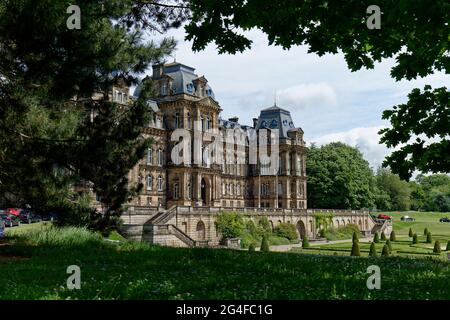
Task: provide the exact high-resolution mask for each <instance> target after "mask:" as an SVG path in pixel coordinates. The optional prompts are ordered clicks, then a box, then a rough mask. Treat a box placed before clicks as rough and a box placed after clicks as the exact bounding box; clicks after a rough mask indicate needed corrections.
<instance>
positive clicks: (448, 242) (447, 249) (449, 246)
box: [445, 240, 450, 251]
mask: <svg viewBox="0 0 450 320" xmlns="http://www.w3.org/2000/svg"><path fill="white" fill-rule="evenodd" d="M449 250H450V240H448V241H447V248H445V251H449Z"/></svg>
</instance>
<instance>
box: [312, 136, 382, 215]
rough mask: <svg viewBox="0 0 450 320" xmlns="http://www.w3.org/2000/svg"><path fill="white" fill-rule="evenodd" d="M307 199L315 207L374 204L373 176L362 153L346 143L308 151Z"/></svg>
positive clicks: (347, 206) (358, 206)
mask: <svg viewBox="0 0 450 320" xmlns="http://www.w3.org/2000/svg"><path fill="white" fill-rule="evenodd" d="M306 170H307V175H308V190H307V191H308V201H309V203H310V205H311V207H312V208H325V209H327V208H333V209H360V208H369V207H372V206H373V204H374V201H373V200H374V197H373V195H374V178H373V172H372V170H371V169H370V167H369V163H368V162H367V161H366V160H364V159H363V157H362V154H361V152H360V151H359V150H358V149H356V148H353V147H351V146H348V145H346V144H344V143H340V142H337V143H330V144H328V145H324V146H321V147H320V148H318V147H315V146H314V145H313V146H312V147H310V148H309V149H308V151H307V164H306Z"/></svg>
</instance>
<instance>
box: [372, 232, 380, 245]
mask: <svg viewBox="0 0 450 320" xmlns="http://www.w3.org/2000/svg"><path fill="white" fill-rule="evenodd" d="M373 242H375V243H380V238H379V237H378V232H375V235H374V236H373Z"/></svg>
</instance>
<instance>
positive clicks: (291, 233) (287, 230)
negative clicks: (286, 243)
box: [274, 222, 298, 240]
mask: <svg viewBox="0 0 450 320" xmlns="http://www.w3.org/2000/svg"><path fill="white" fill-rule="evenodd" d="M274 231H275V234H276V235H277V236H279V237H283V238H287V239H289V240H295V239H297V238H298V236H297V231H296V230H295V226H294V225H293V224H292V223H284V222H282V223H280V224H278V225H277V226H276V228H275V230H274Z"/></svg>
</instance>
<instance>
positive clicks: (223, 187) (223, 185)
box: [222, 182, 227, 196]
mask: <svg viewBox="0 0 450 320" xmlns="http://www.w3.org/2000/svg"><path fill="white" fill-rule="evenodd" d="M226 188H227V185H226V184H225V182H224V183H222V195H223V196H224V195H225V194H226V193H227V189H226Z"/></svg>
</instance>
